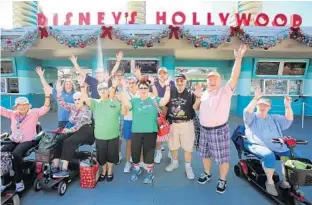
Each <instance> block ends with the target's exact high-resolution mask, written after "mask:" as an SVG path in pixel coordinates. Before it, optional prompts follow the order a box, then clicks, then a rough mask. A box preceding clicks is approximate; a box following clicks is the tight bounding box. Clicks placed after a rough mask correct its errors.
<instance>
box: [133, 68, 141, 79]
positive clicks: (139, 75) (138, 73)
mask: <svg viewBox="0 0 312 205" xmlns="http://www.w3.org/2000/svg"><path fill="white" fill-rule="evenodd" d="M134 75H135V77H136V79H137V80H140V79H141V77H142V73H141V68H140V67H139V66H135V70H134Z"/></svg>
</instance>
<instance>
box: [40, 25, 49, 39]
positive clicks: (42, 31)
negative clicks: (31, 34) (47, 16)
mask: <svg viewBox="0 0 312 205" xmlns="http://www.w3.org/2000/svg"><path fill="white" fill-rule="evenodd" d="M39 31H40V38H41V39H43V38H48V36H49V33H48V31H47V28H46V27H39Z"/></svg>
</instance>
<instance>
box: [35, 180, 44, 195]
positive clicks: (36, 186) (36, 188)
mask: <svg viewBox="0 0 312 205" xmlns="http://www.w3.org/2000/svg"><path fill="white" fill-rule="evenodd" d="M41 189H42V187H41V184H40V180H39V179H35V181H34V183H33V190H34V191H36V192H37V191H40V190H41Z"/></svg>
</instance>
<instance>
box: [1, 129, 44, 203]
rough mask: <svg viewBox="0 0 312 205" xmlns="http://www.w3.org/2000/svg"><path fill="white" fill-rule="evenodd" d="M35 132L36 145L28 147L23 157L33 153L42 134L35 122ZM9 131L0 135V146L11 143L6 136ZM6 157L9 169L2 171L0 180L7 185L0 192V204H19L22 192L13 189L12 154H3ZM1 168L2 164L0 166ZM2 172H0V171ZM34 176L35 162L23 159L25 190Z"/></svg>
mask: <svg viewBox="0 0 312 205" xmlns="http://www.w3.org/2000/svg"><path fill="white" fill-rule="evenodd" d="M37 133H38V135H37V136H36V138H35V140H36V142H37V143H36V145H35V146H34V147H32V148H30V149H29V150H28V151H27V152H26V154H25V155H24V158H26V157H28V156H29V155H31V153H33V152H34V151H35V149H36V147H37V146H38V143H39V141H40V139H41V137H42V136H43V135H44V132H43V131H42V128H41V126H40V124H39V123H38V124H37ZM9 135H10V134H9V133H3V134H2V135H1V146H3V145H6V144H9V143H12V141H11V140H10V139H9V138H8V137H9ZM3 157H5V158H6V160H7V161H8V162H10V163H9V164H6V165H5V166H7V167H8V168H9V169H10V170H8V172H6V173H4V175H3V176H1V180H2V183H3V184H6V185H7V186H6V187H5V188H4V190H3V191H2V192H1V205H19V204H20V196H21V194H22V193H23V192H24V191H23V192H16V190H15V185H14V184H15V183H14V177H13V176H14V171H13V169H12V166H11V165H12V163H11V160H12V159H10V158H11V157H12V155H10V154H9V155H5V156H3ZM1 168H2V166H1ZM1 173H2V172H1ZM35 178H36V175H35V162H34V160H31V159H25V160H24V162H23V181H24V184H25V190H27V189H28V188H29V187H31V186H32V183H33V181H34V179H35Z"/></svg>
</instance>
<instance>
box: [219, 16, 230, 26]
mask: <svg viewBox="0 0 312 205" xmlns="http://www.w3.org/2000/svg"><path fill="white" fill-rule="evenodd" d="M229 16H230V13H226V16H224V13H219V18H220V20H221V22H222V25H223V26H226V23H227V20H228V18H229Z"/></svg>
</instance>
